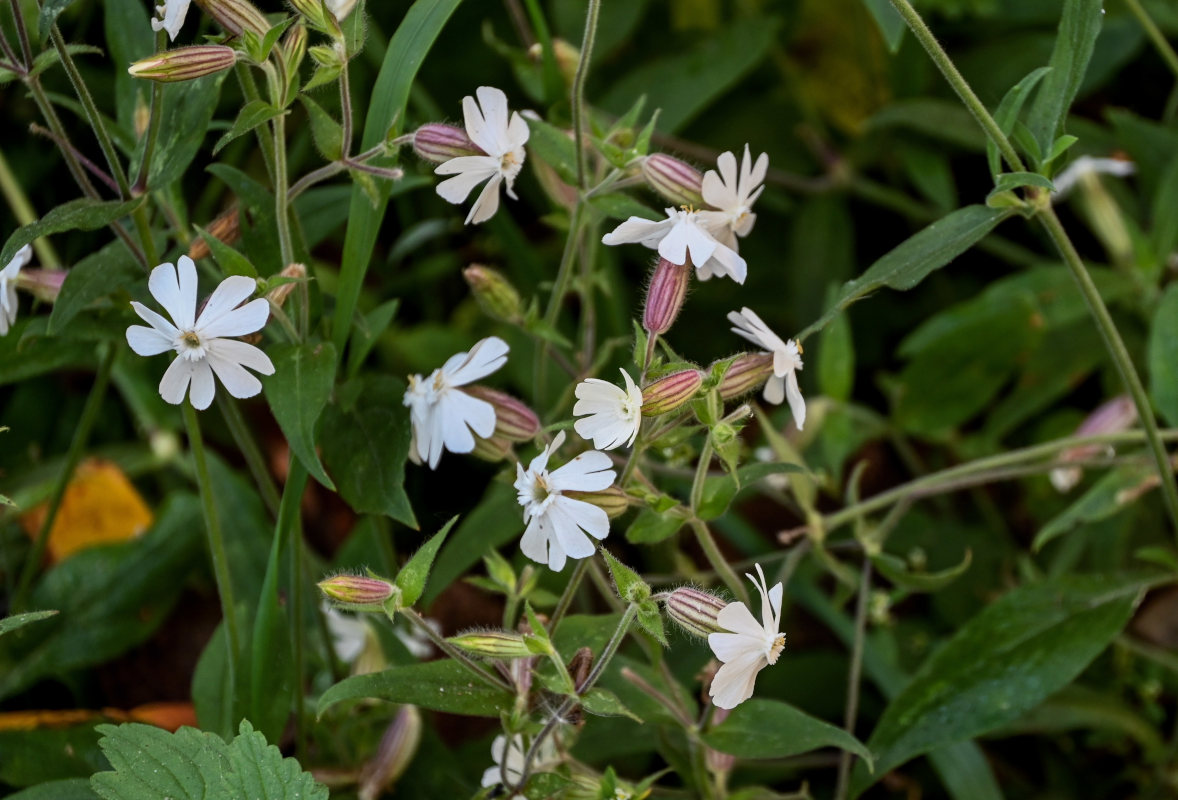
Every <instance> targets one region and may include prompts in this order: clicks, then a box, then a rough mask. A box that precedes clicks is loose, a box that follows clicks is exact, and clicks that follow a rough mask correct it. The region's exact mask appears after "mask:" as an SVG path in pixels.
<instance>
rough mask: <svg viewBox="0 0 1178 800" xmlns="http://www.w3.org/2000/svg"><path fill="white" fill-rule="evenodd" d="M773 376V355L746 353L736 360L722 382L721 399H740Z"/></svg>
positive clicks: (720, 387)
mask: <svg viewBox="0 0 1178 800" xmlns="http://www.w3.org/2000/svg"><path fill="white" fill-rule="evenodd" d="M772 375H773V354H772V353H744V354H743V355H740V356H738V357H737V358H736V360H735V361H733V362H732V364H731V366H729V367H728V371H727V372H725V373H724V377H723V378H722V379H721V380H720V386H719V389H720V399H721V400H731V399H732V398H734V397H740V396H741V395H742V394H747V393H748V392H751V391H752V390H753V389H756V388H757V387H758V386H760V385H761V384H763V383H764V382H765V381H767V380H768V379H769V378H770V377H771V376H772Z"/></svg>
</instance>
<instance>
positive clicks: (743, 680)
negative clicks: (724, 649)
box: [708, 653, 765, 709]
mask: <svg viewBox="0 0 1178 800" xmlns="http://www.w3.org/2000/svg"><path fill="white" fill-rule="evenodd" d="M764 666H765V659H764V657H763V656H760V655H758V654H757V653H747V654H745V655H744V656H742V657H741V658H738V659H737V660H735V661H729V662H728V663H727V664H725V665H724V666H722V667H720V669H719V670H718V671H717V672H716V677H714V678H712V687H711V689H709V690H708V694H709V695H711V697H712V702H713V703H714V704H715V705H716V707H717V708H726V709H728V708H736V707H737V706H738V705H740V704H741V703H743V702H744V701H745V700H748V699H749V698H750V697H752V696H753V687H754V685H755V683H756V680H757V673H758V672H760V671H761V669H762V668H763V667H764Z"/></svg>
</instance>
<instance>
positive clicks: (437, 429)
mask: <svg viewBox="0 0 1178 800" xmlns="http://www.w3.org/2000/svg"><path fill="white" fill-rule="evenodd" d="M423 430H424V431H425V435H421V434H419V435H418V437H417V448H418V452H420V453H421V454H422V455H425V456H426V462H427V463H428V464H429V468H430V469H437V468H438V461H439V460H441V458H442V449H443V445H444V443H445V441H446V424H445V419H444V418H443V416H442V410H441V409H440V408H439V407H438V406H437V405H434V406H431V407H430V408H429V410H428V412H427V414H426V418H425V425H424V427H423Z"/></svg>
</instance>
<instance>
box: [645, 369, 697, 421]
mask: <svg viewBox="0 0 1178 800" xmlns="http://www.w3.org/2000/svg"><path fill="white" fill-rule="evenodd" d="M703 382H704V374H703V373H702V372H700V371H699V370H698V369H685V370H682V371H681V372H672V373H671V374H670V375H666V376H664V377H662V378H659V379H658V380H657V381H654V382H653V383H648V384H647V385H646V386H643V387H642V416H644V417H657V416H658V415H659V414H666V413H667V412H668V411H674V410H675V409H677V408H679V407H680V406H682V405H683V404H684V403H686V402H687V401H688V400H690V399H691V398H692V397H694V396H695V393H696V392H697V391H699V387H700V386H702V385H703Z"/></svg>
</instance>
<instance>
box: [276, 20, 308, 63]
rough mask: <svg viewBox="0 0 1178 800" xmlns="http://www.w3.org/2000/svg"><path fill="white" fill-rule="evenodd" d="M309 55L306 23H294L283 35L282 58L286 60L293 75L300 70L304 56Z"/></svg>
mask: <svg viewBox="0 0 1178 800" xmlns="http://www.w3.org/2000/svg"><path fill="white" fill-rule="evenodd" d="M305 55H307V28H306V26H305V25H292V26H291V27H290V30H288V31H287V32H286V36H284V37H282V58H283V60H284V61H285V62H286V71H287V72H288V73H291V74H292V75H293V74H294V73H296V72H298V70H299V65H300V64H302V63H303V56H305Z"/></svg>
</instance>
